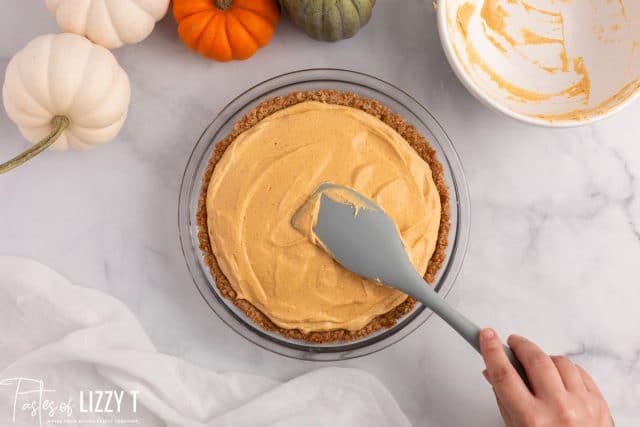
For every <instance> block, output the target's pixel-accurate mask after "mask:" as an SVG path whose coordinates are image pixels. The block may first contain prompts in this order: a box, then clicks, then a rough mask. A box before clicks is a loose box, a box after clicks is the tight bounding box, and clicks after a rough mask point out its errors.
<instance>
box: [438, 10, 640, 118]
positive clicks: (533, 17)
mask: <svg viewBox="0 0 640 427" xmlns="http://www.w3.org/2000/svg"><path fill="white" fill-rule="evenodd" d="M437 8H438V25H439V30H440V38H441V41H442V45H443V48H444V51H445V53H446V55H447V58H448V59H449V62H450V63H451V66H452V67H453V70H454V71H455V73H456V74H457V75H458V77H459V78H460V80H461V81H462V83H463V84H464V85H465V86H466V87H467V89H468V90H469V91H470V92H471V93H472V94H473V95H474V96H475V97H476V98H478V99H479V100H481V101H482V102H484V103H485V104H487V105H489V106H490V107H492V108H494V109H496V110H498V111H500V112H502V113H504V114H507V115H508V116H511V117H514V118H516V119H518V120H522V121H524V122H528V123H533V124H537V125H543V126H555V127H562V126H576V125H582V124H586V123H591V122H594V121H596V120H599V119H601V118H604V117H606V116H608V115H610V114H613V113H615V112H616V111H619V110H620V109H622V108H623V107H624V106H626V105H628V104H629V103H631V102H632V101H633V100H634V99H635V98H637V97H638V95H639V94H640V0H439V3H438V4H437Z"/></svg>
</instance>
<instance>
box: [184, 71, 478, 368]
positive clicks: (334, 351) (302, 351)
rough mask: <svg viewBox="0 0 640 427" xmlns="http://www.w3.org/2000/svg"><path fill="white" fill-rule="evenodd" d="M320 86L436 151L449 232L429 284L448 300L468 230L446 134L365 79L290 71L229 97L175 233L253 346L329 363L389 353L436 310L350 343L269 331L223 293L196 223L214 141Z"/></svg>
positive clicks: (409, 102)
mask: <svg viewBox="0 0 640 427" xmlns="http://www.w3.org/2000/svg"><path fill="white" fill-rule="evenodd" d="M321 89H334V90H338V91H342V92H353V93H356V94H358V95H360V96H362V97H366V98H371V99H375V100H377V101H379V102H381V103H382V104H384V105H385V106H387V107H389V108H390V109H391V110H393V111H394V112H395V113H397V114H399V115H400V116H402V117H403V118H404V119H405V120H406V121H407V122H409V123H410V124H412V125H414V126H415V127H416V129H417V130H418V131H419V132H420V133H421V134H422V135H423V136H424V137H425V138H426V139H427V140H428V141H429V143H430V145H431V147H432V148H433V149H434V150H435V151H436V152H437V156H438V159H439V160H440V162H441V163H442V165H443V167H444V172H445V180H446V183H447V186H448V189H449V198H450V209H451V212H450V220H451V228H450V231H449V236H448V237H449V242H448V246H447V250H446V261H445V263H444V265H443V266H442V268H441V269H440V270H439V272H438V274H437V275H436V279H435V281H434V282H433V283H432V286H433V287H434V288H435V290H436V291H437V292H438V293H440V294H441V295H442V296H444V297H446V296H447V294H448V293H449V291H450V290H451V288H452V286H453V283H454V282H455V280H456V277H457V275H458V273H459V271H460V268H461V266H462V262H463V259H464V255H465V251H466V246H467V240H468V234H469V225H470V218H469V195H468V190H467V184H466V181H465V178H464V173H463V170H462V165H461V163H460V159H459V157H458V155H457V153H456V151H455V149H454V147H453V145H452V143H451V140H450V139H449V137H448V136H447V134H446V133H445V131H444V129H442V127H441V126H440V124H439V123H438V122H437V121H436V119H435V118H434V117H433V116H432V115H431V114H430V113H429V112H428V111H427V110H426V109H425V108H424V107H423V106H422V105H420V104H419V103H418V102H417V101H416V100H415V99H414V98H412V97H411V96H410V95H408V94H407V93H405V92H404V91H402V90H401V89H398V88H397V87H395V86H393V85H391V84H390V83H387V82H385V81H382V80H380V79H378V78H375V77H372V76H369V75H366V74H362V73H358V72H354V71H346V70H337V69H311V70H302V71H295V72H291V73H287V74H283V75H280V76H277V77H274V78H271V79H268V80H266V81H264V82H262V83H260V84H258V85H256V86H254V87H252V88H250V89H248V90H247V91H245V92H244V93H242V94H240V95H239V96H238V97H237V98H235V99H234V100H232V101H231V102H230V103H229V104H228V105H227V106H226V107H225V108H224V109H222V111H221V112H220V113H219V114H218V116H217V117H216V118H215V119H214V120H213V122H212V123H211V124H210V125H209V126H208V127H207V128H206V129H205V130H204V132H203V133H202V135H201V136H200V139H199V140H198V142H197V143H196V145H195V147H194V149H193V151H192V153H191V156H190V157H189V160H188V163H187V166H186V168H185V171H184V175H183V177H182V183H181V186H180V195H179V201H178V230H179V235H180V243H181V246H182V252H183V255H184V257H185V261H186V263H187V267H188V269H189V271H190V273H191V276H192V278H193V281H194V283H195V285H196V287H197V288H198V291H199V292H200V294H201V295H202V297H203V298H204V300H205V301H206V302H207V304H208V305H209V307H211V309H212V310H213V311H214V312H215V313H216V314H217V315H218V317H220V319H221V320H222V321H223V322H224V323H226V324H227V325H228V326H229V327H231V328H232V329H233V330H234V331H236V332H237V333H238V334H240V335H241V336H243V337H244V338H246V339H247V340H249V341H251V342H252V343H254V344H256V345H258V346H260V347H262V348H265V349H267V350H270V351H273V352H275V353H278V354H281V355H283V356H288V357H293V358H297V359H303V360H318V361H331V360H344V359H350V358H354V357H360V356H364V355H366V354H370V353H373V352H376V351H379V350H381V349H383V348H386V347H388V346H390V345H392V344H394V343H396V342H398V341H399V340H401V339H402V338H404V337H406V336H407V335H409V334H410V333H411V332H413V331H414V330H416V329H417V328H418V327H419V326H420V325H422V324H423V323H424V322H425V321H426V320H427V319H428V318H429V317H431V315H432V314H433V313H432V312H431V310H429V309H427V308H425V307H424V306H423V305H422V304H420V303H418V304H416V305H415V307H414V308H413V310H412V311H411V312H409V313H408V314H406V315H405V316H403V317H402V318H400V319H399V320H398V321H397V322H396V324H395V325H394V326H392V327H390V328H388V329H382V330H379V331H376V332H374V333H372V334H370V335H367V336H365V337H363V338H360V339H358V340H355V341H348V342H331V343H324V344H319V343H311V342H307V341H300V340H293V339H290V338H286V337H284V336H282V335H279V334H278V333H275V332H270V331H267V330H265V329H263V328H262V327H261V326H259V325H258V324H256V323H254V322H253V321H252V320H251V319H249V318H248V317H247V316H246V315H245V314H244V312H242V310H240V309H239V308H238V307H236V305H235V304H234V303H233V302H232V301H230V300H228V299H226V298H224V297H223V296H222V295H221V293H220V291H219V290H218V287H217V286H216V284H215V279H214V277H213V275H212V274H211V272H210V270H209V267H208V266H207V265H206V263H205V261H204V257H203V254H202V252H201V250H200V248H199V241H198V224H197V220H196V214H197V211H198V199H199V196H200V192H201V188H202V180H203V176H204V173H205V170H206V168H207V166H208V163H209V159H210V157H211V155H212V153H213V150H214V148H215V146H216V144H217V143H218V142H219V141H220V140H222V139H223V138H224V137H225V136H226V135H227V134H229V133H230V131H231V129H232V128H233V126H234V124H235V123H236V122H238V121H239V120H240V119H241V118H242V117H243V116H244V115H245V114H247V113H248V112H249V111H251V110H252V109H254V108H255V107H256V106H257V105H258V104H260V103H261V102H263V101H264V100H266V99H268V98H272V97H275V96H282V95H286V94H289V93H291V92H296V91H309V90H321Z"/></svg>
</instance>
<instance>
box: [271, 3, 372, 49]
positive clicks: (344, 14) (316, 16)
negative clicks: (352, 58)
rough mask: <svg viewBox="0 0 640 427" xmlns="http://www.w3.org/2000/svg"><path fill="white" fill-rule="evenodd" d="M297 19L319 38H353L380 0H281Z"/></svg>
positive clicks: (332, 39) (302, 26)
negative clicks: (377, 0)
mask: <svg viewBox="0 0 640 427" xmlns="http://www.w3.org/2000/svg"><path fill="white" fill-rule="evenodd" d="M281 3H282V7H283V8H284V9H286V11H287V13H288V14H289V16H290V17H291V19H292V20H293V22H294V23H295V24H296V25H297V26H298V27H300V28H302V29H303V30H305V31H306V33H307V34H308V35H309V36H311V37H313V38H314V39H316V40H325V41H337V40H342V39H348V38H349V37H353V36H354V35H355V34H356V33H357V32H358V30H360V28H362V27H364V26H365V24H366V23H367V22H369V19H370V18H371V13H372V12H373V6H374V5H375V4H376V0H281Z"/></svg>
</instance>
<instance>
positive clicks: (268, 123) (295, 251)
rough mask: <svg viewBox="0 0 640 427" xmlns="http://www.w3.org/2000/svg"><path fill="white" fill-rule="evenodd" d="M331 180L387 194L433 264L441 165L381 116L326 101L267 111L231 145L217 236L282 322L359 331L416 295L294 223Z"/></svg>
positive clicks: (225, 262)
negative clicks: (346, 264)
mask: <svg viewBox="0 0 640 427" xmlns="http://www.w3.org/2000/svg"><path fill="white" fill-rule="evenodd" d="M324 182H333V183H336V184H340V185H344V186H348V187H352V188H354V189H355V190H357V191H359V192H361V193H362V194H364V195H365V196H367V197H369V198H371V199H372V200H374V201H375V202H376V203H378V204H379V205H380V206H381V207H382V208H383V209H384V210H385V211H386V212H387V213H388V214H389V215H390V216H391V217H392V218H393V219H394V221H395V223H396V225H397V227H398V229H399V230H400V234H401V237H402V241H403V243H404V245H405V248H406V249H407V252H408V254H409V258H410V259H411V262H412V263H413V265H414V266H415V267H416V269H417V270H418V271H419V272H420V273H422V274H424V273H425V272H426V271H427V266H428V264H429V260H430V259H431V257H432V255H433V253H434V251H435V249H436V244H437V242H438V231H439V227H440V222H441V214H442V212H441V210H442V208H441V200H440V195H439V192H438V188H437V187H436V184H435V183H434V180H433V176H432V171H431V169H430V167H429V165H428V164H427V163H426V162H425V160H423V158H421V157H420V155H418V153H417V152H416V151H415V150H414V149H413V148H412V147H411V146H410V145H409V144H408V143H407V141H406V140H405V139H404V138H403V137H402V136H401V135H400V134H399V133H398V132H397V131H396V130H394V129H392V128H391V127H390V126H389V125H387V124H385V123H384V122H382V121H381V120H379V119H377V118H376V117H374V116H372V115H370V114H368V113H366V112H364V111H362V110H360V109H357V108H352V107H348V106H342V105H335V104H326V103H322V102H316V101H305V102H301V103H298V104H295V105H293V106H290V107H287V108H284V109H282V110H280V111H277V112H275V113H273V114H271V115H269V116H267V117H266V118H264V119H262V120H260V121H259V122H258V123H257V124H256V125H255V126H253V127H251V128H249V129H248V130H245V131H244V132H242V133H240V134H239V135H238V136H237V137H236V138H235V139H234V140H233V142H232V143H231V144H230V145H229V146H228V147H227V148H226V150H225V152H224V154H223V155H222V157H221V158H220V159H219V161H218V162H217V164H216V166H215V169H214V171H213V174H212V176H211V178H210V181H209V183H208V188H207V193H206V220H207V231H208V235H209V242H210V245H211V250H212V252H213V254H214V255H215V257H216V260H217V263H218V265H219V267H220V269H221V271H222V272H223V273H224V275H225V276H226V278H227V279H228V281H229V283H230V285H231V286H232V288H233V290H234V291H235V293H236V298H237V299H240V300H246V301H248V302H249V303H251V304H252V305H253V306H255V307H256V308H257V309H258V310H260V311H261V312H262V313H263V314H264V315H266V316H267V317H268V318H269V319H270V320H271V321H272V322H273V323H274V324H276V325H277V326H279V327H282V328H286V329H299V330H301V331H303V332H305V333H307V332H312V331H332V330H337V329H346V330H348V331H356V330H359V329H362V328H364V327H365V326H366V325H367V324H368V323H369V322H370V321H371V320H372V319H374V318H375V317H377V316H380V315H383V314H385V313H387V312H389V311H390V310H392V309H394V308H395V307H398V306H399V305H400V304H402V303H403V302H404V301H405V300H406V299H407V296H406V295H405V294H403V293H401V292H399V291H396V290H394V289H391V288H388V287H385V286H382V285H380V284H378V283H376V282H374V281H370V280H366V279H363V278H361V277H359V276H357V275H355V274H353V273H351V272H349V271H347V270H345V269H344V268H343V267H341V266H340V265H339V264H338V263H336V262H335V261H333V259H332V258H331V256H330V255H329V254H327V253H326V252H325V251H324V250H322V249H321V248H319V247H317V246H316V245H314V244H313V243H312V241H310V240H309V239H308V237H307V236H305V235H304V234H303V233H301V232H300V231H298V230H296V229H295V228H294V227H293V226H292V225H291V218H292V216H293V215H294V214H295V213H296V211H297V210H298V209H299V208H300V207H301V206H302V205H303V204H304V203H305V201H306V200H307V199H308V198H309V196H310V195H311V194H312V193H313V192H314V190H316V188H317V187H318V186H319V185H320V184H322V183H324Z"/></svg>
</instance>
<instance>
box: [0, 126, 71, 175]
mask: <svg viewBox="0 0 640 427" xmlns="http://www.w3.org/2000/svg"><path fill="white" fill-rule="evenodd" d="M51 126H52V127H53V129H52V130H51V133H50V134H49V135H47V136H45V137H44V139H42V140H41V141H40V142H38V143H37V144H35V145H34V146H33V147H31V148H29V149H28V150H25V151H23V152H22V153H20V154H18V155H17V156H16V157H14V158H13V159H11V160H9V161H7V162H4V163H2V164H0V174H3V173H5V172H9V171H10V170H11V169H14V168H17V167H18V166H20V165H21V164H23V163H24V162H26V161H28V160H31V159H32V158H34V157H35V156H37V155H38V154H40V153H42V152H43V151H44V150H46V149H47V147H49V146H50V145H51V144H53V143H54V142H56V140H57V139H58V137H59V136H60V135H61V134H62V132H63V131H64V130H65V129H66V128H67V127H68V126H69V119H68V118H66V117H65V116H55V117H54V118H53V119H52V120H51Z"/></svg>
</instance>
